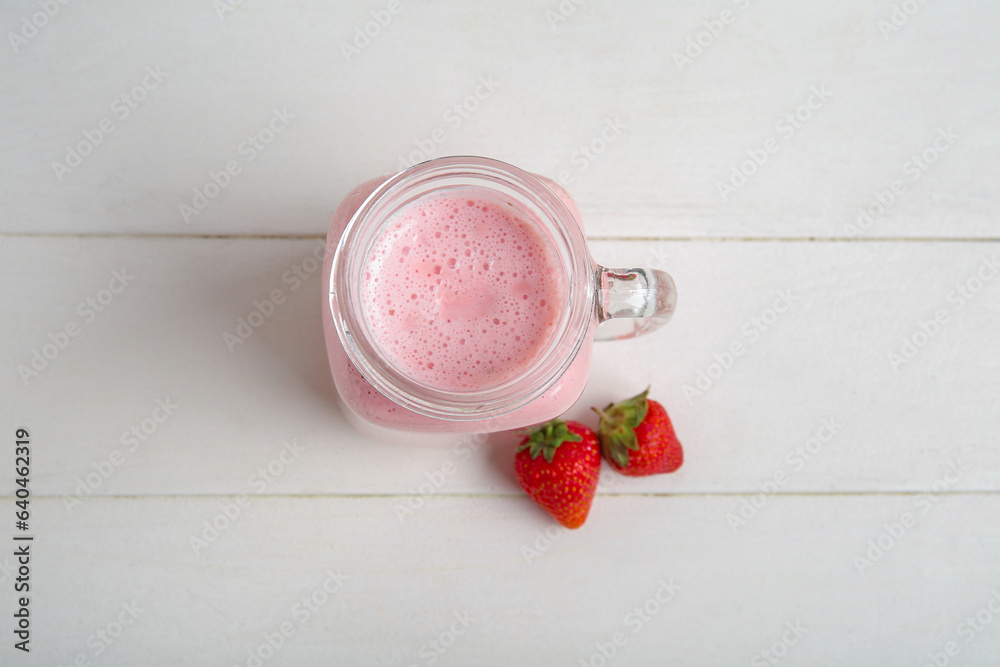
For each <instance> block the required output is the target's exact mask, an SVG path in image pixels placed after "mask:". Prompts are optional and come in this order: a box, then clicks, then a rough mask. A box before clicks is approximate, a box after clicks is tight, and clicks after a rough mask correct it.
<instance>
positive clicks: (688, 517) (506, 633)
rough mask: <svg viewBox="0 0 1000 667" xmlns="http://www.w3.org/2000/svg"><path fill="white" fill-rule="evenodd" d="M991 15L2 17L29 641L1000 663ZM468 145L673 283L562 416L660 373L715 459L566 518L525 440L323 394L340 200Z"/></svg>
mask: <svg viewBox="0 0 1000 667" xmlns="http://www.w3.org/2000/svg"><path fill="white" fill-rule="evenodd" d="M46 11H47V12H49V13H50V14H52V15H51V16H49V15H47V14H46V13H45V12H46ZM998 22H1000V5H997V4H996V3H995V2H987V0H964V1H963V0H956V1H955V2H938V1H928V2H923V1H921V0H897V1H896V2H892V1H890V0H875V1H870V2H865V1H863V0H845V1H844V2H839V3H820V2H806V3H793V2H783V3H782V2H776V1H774V0H753V1H746V0H736V1H734V2H729V1H728V0H716V1H714V2H698V3H688V2H681V1H680V0H670V1H668V2H653V1H652V0H649V1H644V2H638V1H637V2H611V1H609V0H587V1H585V2H584V1H583V0H563V1H562V2H561V3H560V2H557V1H556V0H552V1H551V2H541V3H534V2H529V1H527V0H515V1H512V2H506V3H500V2H491V3H470V2H459V1H457V0H447V1H441V2H430V1H428V0H420V1H417V0H392V2H388V1H387V2H378V1H373V2H365V3H356V2H354V3H315V2H301V1H298V0H289V1H286V2H281V3H267V2H264V1H263V0H245V1H244V2H237V1H236V0H216V2H214V4H213V3H210V2H194V1H193V0H180V1H175V2H166V1H165V0H158V1H155V2H153V1H151V2H142V3H128V2H124V1H123V0H115V1H111V0H109V1H107V2H100V3H96V2H83V1H82V0H77V1H74V2H67V3H66V4H63V3H62V0H38V1H37V2H31V1H28V0H16V1H14V0H12V1H11V2H7V3H4V5H3V7H2V8H0V27H2V29H3V32H4V33H5V35H6V36H5V39H4V41H5V44H3V46H2V48H0V231H2V232H3V234H4V236H3V238H2V241H0V276H2V281H3V282H2V285H3V290H2V295H3V296H2V299H3V318H2V324H0V358H2V359H3V360H4V362H5V366H4V367H5V369H6V370H5V373H4V374H3V376H2V378H0V397H2V399H3V411H2V418H0V424H2V428H0V434H2V438H3V449H4V451H6V452H7V454H5V455H4V456H3V457H0V486H2V492H3V494H4V495H5V500H4V502H3V504H2V507H3V511H2V516H0V526H2V529H0V541H3V542H5V543H6V544H7V546H4V547H3V548H0V554H2V555H0V590H2V591H3V592H2V594H0V610H2V614H0V617H2V618H3V619H6V620H4V621H2V622H0V636H2V637H4V641H3V645H2V647H0V664H3V665H22V664H23V665H60V666H65V665H71V664H72V665H80V666H82V665H98V664H100V665H130V666H131V665H180V664H204V665H227V666H228V665H248V666H252V665H260V664H264V665H268V666H271V665H330V664H344V665H432V664H440V665H469V664H477V665H568V666H569V665H571V666H577V665H592V666H594V667H598V666H599V665H605V664H609V665H610V664H621V665H668V664H671V665H672V664H684V665H735V664H750V665H775V664H783V665H820V664H823V665H826V664H828V665H924V664H936V665H945V664H954V665H988V664H1000V494H998V491H1000V442H998V435H997V434H998V433H1000V410H998V399H1000V335H998V334H1000V298H998V297H1000V275H998V273H997V271H998V269H997V262H998V261H1000V193H998V183H1000V93H998V90H1000V89H998V86H997V84H998V81H1000V76H998V75H1000V58H998V56H1000V52H998V48H997V40H996V36H995V32H996V25H997V24H998ZM39 26H40V27H39ZM366 30H367V31H368V33H370V34H371V35H373V36H365V31H366ZM12 35H13V36H12ZM448 154H478V155H487V156H491V157H495V158H498V159H502V160H506V161H508V162H511V163H513V164H516V165H518V166H521V167H523V168H526V169H529V170H531V171H534V172H537V173H541V174H546V175H549V176H551V177H553V178H556V179H558V180H559V181H560V182H562V183H564V184H565V185H566V187H567V188H568V190H569V191H570V192H571V193H572V194H573V195H574V197H575V198H576V199H577V201H578V203H579V205H580V208H581V209H582V211H583V214H584V216H585V222H586V225H587V228H588V235H589V236H590V238H591V244H592V249H593V253H594V255H595V257H596V259H597V260H598V261H601V262H603V263H605V264H608V265H612V266H614V265H647V266H655V267H660V268H665V269H667V270H669V271H670V272H671V273H672V275H673V276H674V278H675V279H676V281H677V284H678V288H679V292H680V301H679V308H678V311H677V315H676V317H675V319H674V321H673V322H672V323H671V324H670V326H669V327H668V328H666V329H664V330H663V331H661V332H659V333H657V334H655V335H653V336H651V337H648V338H644V339H641V340H635V341H631V342H622V343H615V344H601V345H600V346H598V347H597V348H596V351H595V358H594V367H593V371H592V376H591V380H590V383H589V385H588V388H587V390H586V393H585V395H584V397H583V398H582V399H581V401H580V402H579V404H578V406H577V407H575V408H574V409H573V410H572V411H571V413H570V416H571V417H576V418H583V419H589V416H588V415H589V413H588V408H589V406H591V405H597V404H602V403H605V402H607V401H608V400H610V399H612V398H616V397H621V396H625V395H630V394H631V393H634V392H637V391H638V390H640V389H641V388H643V387H645V386H646V385H647V384H651V385H652V387H653V395H654V396H655V397H658V398H659V399H661V400H662V401H663V402H664V403H665V404H666V405H667V407H668V409H669V410H670V412H671V415H672V417H673V419H674V423H675V425H676V429H677V432H678V434H679V436H680V437H681V439H682V441H683V442H684V444H685V447H686V458H687V460H686V462H685V465H684V467H683V468H682V469H681V471H680V472H678V473H677V474H674V475H668V476H660V477H654V478H646V479H641V480H633V479H626V478H622V477H617V476H614V475H613V473H611V472H610V470H608V469H605V471H604V472H605V474H604V477H603V483H602V487H601V493H600V495H599V496H598V497H597V499H596V501H595V503H594V507H593V510H592V513H591V516H590V518H589V520H588V522H587V524H586V525H585V526H584V527H583V528H582V529H580V530H578V531H574V532H568V531H563V530H557V529H556V528H555V524H554V523H553V522H552V521H551V520H550V519H549V518H548V517H547V516H546V515H545V514H544V513H543V512H541V511H540V510H539V509H537V508H536V507H535V506H534V505H533V504H532V502H531V501H530V500H529V499H528V498H527V497H525V496H524V495H523V494H522V493H521V492H520V490H519V488H518V486H517V483H516V481H515V480H514V479H513V473H512V458H513V449H512V444H513V443H512V438H511V436H509V435H506V436H505V435H500V436H491V437H490V438H489V439H488V440H486V441H483V440H481V439H469V438H466V439H458V438H455V439H453V440H451V441H450V442H448V443H447V444H446V445H445V446H443V447H413V446H410V447H407V446H399V445H389V444H382V443H379V442H373V441H370V440H368V439H366V438H363V437H362V436H360V435H359V434H357V433H355V432H354V431H353V430H352V429H351V428H350V427H349V426H348V425H347V424H346V422H345V420H344V417H343V415H342V413H341V412H340V411H339V409H338V407H337V405H336V396H335V391H334V388H333V385H332V382H331V380H330V378H329V372H328V369H327V366H326V358H325V353H324V348H323V340H322V335H321V329H320V306H319V304H320V301H321V297H320V294H321V292H322V289H323V288H322V286H321V285H320V279H319V277H318V271H316V270H315V268H314V267H315V264H314V261H313V260H312V259H311V258H312V257H313V253H314V252H316V248H317V247H318V244H319V243H321V241H320V239H321V237H322V235H323V234H324V233H325V230H326V226H327V224H328V222H329V219H330V217H331V214H332V211H333V209H334V208H335V206H336V204H337V202H338V201H339V199H340V198H341V197H342V196H343V194H344V193H345V192H346V191H347V190H348V189H349V188H350V187H352V186H353V185H354V184H356V183H358V182H360V181H362V180H364V179H366V178H369V177H372V176H374V175H377V174H380V173H388V172H393V171H395V170H397V169H399V168H400V166H401V165H403V164H407V163H409V162H412V161H416V160H422V159H425V158H427V157H433V156H439V155H448ZM276 290H277V291H280V295H281V297H282V298H283V299H284V301H283V303H281V304H278V305H277V307H276V308H274V310H273V312H271V313H270V315H269V316H268V317H267V318H265V321H264V323H263V324H262V325H261V326H259V327H258V328H256V329H255V330H254V333H253V335H252V336H251V337H250V338H248V339H247V340H246V341H245V342H242V343H240V344H239V345H228V346H227V343H226V339H225V338H224V334H226V333H227V332H233V331H235V329H236V326H237V324H238V322H239V318H246V317H248V316H249V314H250V313H251V312H252V311H253V310H254V309H255V308H256V307H257V306H255V301H258V302H260V301H261V300H264V299H268V298H271V295H272V293H273V292H274V291H276ZM776 302H777V303H779V304H780V306H781V309H782V310H785V311H786V312H784V313H780V314H779V313H778V312H777V310H776V309H775V304H776ZM786 302H790V303H791V306H789V307H786V305H785V304H786ZM263 309H264V310H268V309H267V308H266V307H263ZM734 344H735V345H737V347H736V349H737V350H740V351H741V352H740V353H739V354H735V355H731V350H732V349H733V346H734ZM730 355H731V356H730ZM33 364H34V365H33ZM18 428H25V429H28V431H29V432H30V436H31V437H30V440H31V466H30V467H31V475H30V480H31V481H30V489H31V493H32V496H31V501H30V522H29V523H30V528H29V530H28V531H26V532H22V531H18V530H17V529H16V528H15V523H14V521H15V516H14V513H15V510H16V507H15V504H14V501H15V491H16V489H17V484H16V481H15V470H14V467H15V466H14V463H15V461H14V447H15V439H16V435H15V433H16V430H17V429H18ZM26 534H30V535H33V536H34V538H35V539H34V541H33V542H31V560H30V586H31V591H30V603H29V608H30V614H31V616H30V628H31V639H30V648H31V651H30V653H29V654H24V653H22V652H20V651H17V650H15V648H14V646H13V645H14V641H15V637H14V635H13V632H12V631H13V630H14V623H15V618H14V616H13V614H14V613H15V611H16V609H17V608H18V604H17V597H19V595H20V594H17V593H15V591H14V585H15V584H16V579H17V577H18V574H17V563H16V558H15V556H14V548H15V546H16V544H18V543H15V542H14V541H13V540H12V538H13V537H14V536H15V535H26ZM22 544H23V543H22Z"/></svg>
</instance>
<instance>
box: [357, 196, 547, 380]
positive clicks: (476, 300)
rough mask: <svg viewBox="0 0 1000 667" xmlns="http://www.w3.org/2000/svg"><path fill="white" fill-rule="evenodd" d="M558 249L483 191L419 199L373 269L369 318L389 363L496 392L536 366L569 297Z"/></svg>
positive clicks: (366, 287)
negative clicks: (526, 370)
mask: <svg viewBox="0 0 1000 667" xmlns="http://www.w3.org/2000/svg"><path fill="white" fill-rule="evenodd" d="M558 266H559V263H558V261H557V258H556V256H555V254H554V251H553V249H552V248H551V247H550V246H549V244H548V243H547V242H546V241H545V239H544V238H542V236H540V235H539V233H538V232H537V231H536V228H535V225H533V224H532V223H531V222H529V221H528V220H526V219H524V218H522V217H520V215H519V214H518V213H517V212H515V211H514V209H513V208H511V207H510V206H508V205H506V204H504V203H502V202H498V201H496V200H495V199H493V198H490V197H488V196H486V195H480V194H478V193H476V191H475V190H468V189H466V190H463V191H462V192H461V193H457V194H432V195H429V196H425V197H424V198H421V199H418V200H416V201H413V202H410V203H409V204H407V205H406V206H404V207H403V208H402V209H400V210H399V211H398V212H396V213H395V214H394V215H393V216H392V218H390V219H389V221H388V222H387V223H386V226H385V230H384V231H383V232H382V233H381V234H380V236H379V238H378V240H377V241H376V243H375V246H374V248H373V249H372V252H371V253H370V255H369V257H368V260H367V262H366V264H365V277H364V283H363V286H362V292H361V295H362V303H363V308H364V314H365V318H366V320H367V322H368V325H369V328H370V329H371V331H372V332H373V334H374V336H375V338H376V341H377V343H378V345H379V347H380V348H381V350H382V352H383V354H384V355H385V357H386V359H387V360H388V361H389V362H390V363H392V365H394V366H395V367H396V368H398V369H399V370H401V371H403V372H404V373H405V374H407V375H408V376H410V377H411V378H413V379H414V380H417V381H419V382H422V383H425V384H427V385H430V386H433V387H436V388H438V389H445V390H454V391H462V390H474V389H484V388H487V387H491V386H495V385H497V384H500V383H502V382H504V381H506V380H509V379H511V378H513V377H515V376H517V375H519V374H520V373H522V372H523V371H524V370H525V369H526V368H528V367H529V366H530V365H531V364H532V362H533V361H534V360H535V358H536V357H537V355H538V354H539V352H540V351H541V349H542V348H543V347H544V346H545V344H546V343H547V342H548V341H549V340H550V338H551V336H552V334H553V331H554V329H555V326H556V322H557V320H558V317H559V313H560V308H561V307H562V302H563V300H564V298H565V297H564V295H563V292H564V289H565V286H564V284H563V279H562V276H561V271H560V270H559V269H558V268H557V267H558Z"/></svg>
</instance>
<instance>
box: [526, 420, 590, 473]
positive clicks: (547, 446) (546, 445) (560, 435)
mask: <svg viewBox="0 0 1000 667" xmlns="http://www.w3.org/2000/svg"><path fill="white" fill-rule="evenodd" d="M581 440H583V437H582V436H581V435H580V434H578V433H573V432H572V431H570V430H569V426H567V425H566V422H564V421H562V420H561V419H553V420H552V421H550V422H546V423H545V424H543V425H542V426H540V427H538V429H537V430H536V431H534V432H533V433H532V434H531V435H530V436H528V439H527V440H525V441H524V442H523V443H521V446H520V447H518V448H517V451H519V452H523V451H524V450H525V449H528V450H530V452H529V455H530V456H531V458H532V459H537V458H538V456H539V455H542V456H544V457H545V460H546V461H548V462H549V463H552V459H553V458H554V457H555V455H556V450H557V449H559V445H561V444H563V443H564V442H580V441H581Z"/></svg>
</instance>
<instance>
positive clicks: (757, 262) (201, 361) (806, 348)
mask: <svg viewBox="0 0 1000 667" xmlns="http://www.w3.org/2000/svg"><path fill="white" fill-rule="evenodd" d="M316 244H317V241H315V240H301V241H289V240H259V239H258V240H203V239H202V240H199V239H162V238H161V239H146V240H143V239H121V238H107V239H96V238H84V239H74V238H61V239H39V238H25V237H9V238H7V239H6V240H5V241H4V242H3V244H0V259H2V261H0V275H2V277H3V284H5V285H11V286H17V287H16V288H13V289H8V290H6V291H5V292H4V295H3V299H4V311H5V312H6V313H8V314H9V315H8V316H7V317H6V318H5V319H4V320H3V322H2V324H0V334H2V335H0V350H2V351H0V356H2V358H4V359H6V360H7V368H8V372H7V373H6V374H5V375H4V376H3V378H2V380H0V395H3V396H4V397H5V400H6V405H5V410H4V414H3V417H2V419H3V424H2V428H3V429H4V431H3V432H6V433H12V432H13V430H14V429H15V428H17V427H22V426H24V427H28V428H30V429H31V431H32V433H33V437H34V438H35V441H36V443H37V444H36V452H35V457H36V458H35V460H34V466H35V467H34V480H33V483H34V485H35V490H36V491H37V492H38V493H45V494H73V493H76V494H78V495H79V496H80V497H81V499H83V500H85V499H86V497H87V496H88V495H89V494H90V493H91V492H93V493H96V494H124V495H133V494H144V493H154V494H164V493H168V494H201V493H232V494H242V493H258V492H259V493H277V494H286V493H292V494H299V493H307V494H308V493H347V494H383V493H391V494H398V493H404V494H408V493H412V494H414V495H416V496H419V495H421V494H422V493H423V494H425V493H428V492H434V493H455V494H465V493H505V494H506V493H519V490H518V488H517V485H516V483H515V481H514V480H513V479H512V475H511V458H512V452H511V448H510V445H511V437H510V436H505V437H495V438H492V439H491V445H490V446H484V447H482V448H481V449H479V450H478V451H473V448H472V446H471V445H472V444H474V443H475V441H474V440H460V439H457V438H454V437H452V438H449V439H446V440H445V441H444V442H443V443H442V444H443V445H444V446H443V447H431V448H429V447H415V446H406V445H403V446H400V445H398V444H385V443H380V442H376V441H374V440H372V439H370V438H366V437H364V436H362V435H360V434H359V433H357V432H356V431H354V430H353V429H351V428H350V427H349V426H348V425H347V423H346V422H345V420H344V418H343V416H342V414H341V413H340V411H339V410H338V408H337V407H336V395H335V391H334V389H333V386H332V382H331V381H330V379H329V370H328V368H327V363H326V356H325V352H324V347H323V340H322V335H321V331H320V324H319V315H320V301H321V297H320V292H321V287H320V285H319V278H318V273H313V274H312V275H311V277H309V276H307V277H306V279H305V281H304V282H301V283H296V282H294V280H292V279H291V277H293V276H294V272H293V270H294V269H295V268H296V267H298V268H299V269H300V270H304V269H303V267H306V268H308V266H310V264H309V263H308V262H307V261H306V260H307V258H309V257H310V256H311V253H312V252H313V250H314V249H315V248H316V247H317V246H316ZM592 247H593V252H594V254H595V256H596V258H597V259H598V260H599V261H602V262H604V263H606V264H609V265H612V266H614V265H621V266H628V265H655V266H661V267H664V268H669V269H670V270H671V271H672V272H673V274H674V277H675V278H676V280H677V284H678V286H679V292H680V295H681V296H680V301H679V309H678V312H677V315H676V317H675V320H674V321H673V322H672V323H671V324H670V325H669V326H668V327H667V328H666V329H664V330H663V331H661V332H657V333H656V334H655V335H653V336H650V337H647V338H645V339H640V340H636V341H626V342H617V343H602V344H600V345H597V346H596V347H595V355H594V362H593V367H592V373H591V379H590V382H589V384H588V388H587V390H586V392H585V394H584V396H583V397H582V399H581V400H580V402H579V403H578V405H577V406H576V407H575V408H573V409H572V410H571V411H570V413H569V416H570V417H572V418H579V419H583V420H592V418H593V415H592V413H591V412H590V411H589V406H591V405H604V404H606V403H607V402H608V401H609V400H613V399H616V398H621V397H625V396H628V395H630V394H631V393H635V392H638V391H639V390H641V389H642V388H644V387H645V386H647V385H652V386H653V394H654V396H657V397H659V398H660V399H661V400H662V401H663V402H664V403H665V404H666V405H667V407H668V409H669V410H670V412H671V414H672V416H673V419H674V422H675V425H676V429H677V431H678V433H679V435H680V437H681V439H682V441H683V442H684V443H685V445H686V452H687V462H686V465H685V467H684V468H683V469H682V470H681V471H680V472H679V473H677V474H675V475H669V476H659V477H653V478H646V479H643V480H634V479H625V478H620V477H616V476H614V475H611V474H607V475H605V485H606V486H605V490H606V491H607V492H609V493H610V492H615V493H685V492H695V493H700V492H753V493H756V492H758V491H761V490H762V489H765V490H771V491H773V490H774V489H772V488H771V485H769V484H768V482H769V480H770V481H771V482H772V483H773V485H776V486H777V490H778V491H783V492H792V491H803V492H804V491H810V492H815V491H824V492H825V491H888V490H894V491H898V490H928V489H931V488H932V486H933V485H934V484H935V483H936V482H938V481H939V480H941V479H942V478H943V477H944V476H946V475H949V474H950V473H949V471H950V470H951V469H952V468H951V466H952V465H955V466H960V467H961V469H962V470H963V471H964V472H963V473H962V475H961V478H960V479H958V480H956V482H955V484H954V485H953V487H952V488H955V489H960V490H991V491H992V490H997V489H998V488H1000V472H998V471H1000V459H998V456H1000V454H998V453H997V448H996V447H995V442H996V433H997V432H1000V414H998V413H997V411H996V409H995V408H996V404H997V397H998V395H1000V384H998V381H1000V380H998V378H1000V375H998V373H997V368H998V365H1000V347H998V345H1000V342H998V340H997V337H996V331H997V330H998V327H1000V306H998V304H1000V300H998V299H997V295H998V290H1000V279H998V278H995V277H991V276H990V269H989V268H988V267H989V266H990V264H989V262H995V261H996V258H997V256H998V255H1000V244H995V243H957V242H937V243H904V244H901V243H806V242H804V243H790V242H781V243H773V242H761V243H726V242H711V241H701V242H683V243H643V242H621V241H619V242H611V241H601V242H595V243H593V246H592ZM115 272H119V273H120V274H124V275H123V276H122V277H123V278H124V279H125V280H126V281H127V283H128V284H127V285H126V286H125V287H124V289H123V290H122V291H121V292H120V293H119V294H113V293H112V292H111V291H110V290H109V289H108V288H109V286H110V287H111V288H112V289H116V288H118V287H120V284H119V283H117V282H115V278H114V275H115ZM977 274H981V275H983V276H985V277H986V278H987V279H986V280H985V282H982V281H980V282H978V283H977V282H976V281H977V280H979V278H978V277H977ZM283 278H284V280H283ZM966 283H968V284H969V287H967V288H964V289H973V288H976V287H978V288H979V291H978V292H976V294H974V295H973V294H971V293H970V294H969V297H970V299H969V300H967V301H961V302H960V301H956V299H957V298H958V297H957V296H956V295H957V294H958V292H957V291H956V290H957V287H956V285H960V284H966ZM296 285H298V288H296ZM275 290H279V291H280V292H281V294H280V295H279V296H280V297H281V298H282V299H283V302H282V303H280V304H277V305H276V306H275V307H274V308H273V312H272V314H271V315H270V317H267V318H263V319H264V323H263V324H262V325H261V326H260V327H259V328H257V329H254V330H253V334H252V336H250V337H249V338H248V339H247V340H246V341H245V342H243V343H241V344H239V345H235V344H234V345H232V351H230V349H229V346H228V345H227V343H226V340H225V339H224V334H226V333H233V332H235V330H236V326H237V323H238V319H239V318H246V317H248V316H249V314H250V313H251V312H252V311H254V309H255V308H256V306H255V305H254V302H255V301H256V302H258V303H260V304H263V300H267V299H273V298H274V295H273V294H272V292H273V291H275ZM781 294H785V295H786V297H785V298H788V299H789V300H790V301H791V303H792V305H791V306H789V307H787V308H786V307H785V305H784V303H783V301H782V298H783V297H782V296H780V295H781ZM88 299H95V300H106V305H103V306H102V305H101V304H100V301H97V302H96V305H94V306H91V305H88V302H87V300H88ZM80 304H83V305H82V306H81V305H80ZM259 307H260V308H261V309H262V310H267V311H270V307H269V306H267V305H261V306H259ZM776 307H777V308H780V309H785V310H786V311H787V312H785V313H783V314H779V313H777V312H776V311H775V310H773V309H774V308H776ZM95 308H101V311H100V312H97V311H96V310H95ZM938 311H941V312H942V313H943V316H942V315H941V314H940V313H938ZM936 314H937V315H938V316H940V317H944V318H945V323H944V324H935V323H934V321H935V315H936ZM67 325H75V326H76V334H77V335H76V336H75V337H72V338H69V337H68V336H67V335H66V334H65V331H66V329H67ZM922 327H923V328H925V329H926V330H928V331H930V332H931V335H929V336H928V335H927V334H925V333H924V332H923V331H922ZM935 327H936V328H935ZM50 335H51V337H50ZM907 340H909V341H911V343H912V342H913V341H916V347H915V352H916V354H915V356H914V358H913V359H912V360H905V363H899V364H897V367H896V368H894V367H893V366H894V362H892V361H891V360H890V357H889V356H888V355H889V354H890V353H894V354H898V355H900V359H903V358H904V355H905V353H906V350H905V349H904V346H905V344H904V341H907ZM60 341H62V342H61V343H60ZM59 344H62V345H63V346H64V347H65V349H58V345H59ZM734 344H739V345H740V346H742V347H741V349H742V353H741V354H737V355H734V356H733V357H732V359H729V358H728V357H727V355H729V354H732V349H733V345H734ZM35 352H37V353H38V354H39V355H40V356H39V358H41V355H43V354H47V355H50V356H51V357H52V358H51V359H44V358H42V361H41V362H39V361H38V358H35V357H34V355H35ZM33 359H34V360H35V363H36V364H38V366H41V365H42V362H44V364H45V366H44V367H42V368H41V370H39V371H37V373H38V374H37V376H36V375H30V374H28V373H27V372H26V370H27V369H31V364H32V362H33ZM724 366H728V368H723V367H724ZM19 369H20V370H19ZM31 372H32V373H33V372H35V371H34V370H33V369H32V370H31ZM22 375H23V377H22ZM713 378H714V379H713ZM709 382H711V386H708V383H709ZM167 404H169V406H176V407H170V408H169V411H170V412H171V414H170V415H169V416H167V415H166V413H165V410H167V408H168V407H169V406H168V405H167ZM158 406H159V407H158ZM156 418H160V419H161V421H162V423H160V422H156V421H155V419H156ZM824 424H826V427H824ZM133 429H135V433H133V432H132V430H133ZM834 430H835V431H836V432H835V433H834V432H832V431H834ZM463 442H464V444H463ZM292 443H294V447H293V446H292ZM300 449H301V451H299V450H300ZM115 452H118V454H115ZM283 452H284V453H283ZM112 457H114V460H112ZM282 460H284V463H282ZM286 464H287V465H286ZM268 468H270V469H271V471H272V473H271V474H267V473H266V472H262V471H267V470H268ZM274 471H279V472H280V474H274ZM12 474H13V473H12V471H11V469H10V468H9V467H8V468H2V467H0V480H2V484H3V487H2V488H4V489H6V491H5V493H9V489H11V488H13V487H12V478H11V475H12ZM428 485H430V486H428Z"/></svg>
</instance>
